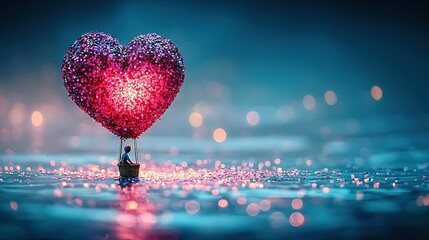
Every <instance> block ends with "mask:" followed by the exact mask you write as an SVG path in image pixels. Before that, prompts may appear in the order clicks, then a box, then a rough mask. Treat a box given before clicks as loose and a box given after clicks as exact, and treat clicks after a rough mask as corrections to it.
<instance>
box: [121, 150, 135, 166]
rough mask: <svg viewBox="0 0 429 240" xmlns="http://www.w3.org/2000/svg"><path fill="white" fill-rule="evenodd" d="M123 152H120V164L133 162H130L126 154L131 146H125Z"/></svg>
mask: <svg viewBox="0 0 429 240" xmlns="http://www.w3.org/2000/svg"><path fill="white" fill-rule="evenodd" d="M124 151H125V153H124V154H122V157H121V164H134V163H133V162H131V160H130V157H129V156H128V153H129V152H130V151H131V147H130V146H126V147H125V148H124Z"/></svg>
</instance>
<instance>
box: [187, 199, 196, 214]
mask: <svg viewBox="0 0 429 240" xmlns="http://www.w3.org/2000/svg"><path fill="white" fill-rule="evenodd" d="M185 209H186V212H187V213H189V214H197V213H198V212H199V211H200V203H198V202H197V201H195V200H190V201H188V202H186V204H185Z"/></svg>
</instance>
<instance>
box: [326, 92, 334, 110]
mask: <svg viewBox="0 0 429 240" xmlns="http://www.w3.org/2000/svg"><path fill="white" fill-rule="evenodd" d="M325 101H326V103H327V104H328V105H331V106H332V105H335V104H336V103H337V94H336V93H335V92H334V91H331V90H328V91H326V92H325Z"/></svg>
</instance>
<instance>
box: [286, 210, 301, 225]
mask: <svg viewBox="0 0 429 240" xmlns="http://www.w3.org/2000/svg"><path fill="white" fill-rule="evenodd" d="M289 222H290V225H292V226H294V227H299V226H301V225H302V224H304V215H302V213H300V212H294V213H292V214H291V215H290V217H289Z"/></svg>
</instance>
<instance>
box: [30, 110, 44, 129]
mask: <svg viewBox="0 0 429 240" xmlns="http://www.w3.org/2000/svg"><path fill="white" fill-rule="evenodd" d="M31 123H32V124H33V126H35V127H39V126H40V125H42V123H43V115H42V113H41V112H39V111H34V112H33V113H32V114H31Z"/></svg>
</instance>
